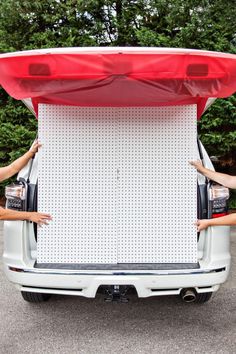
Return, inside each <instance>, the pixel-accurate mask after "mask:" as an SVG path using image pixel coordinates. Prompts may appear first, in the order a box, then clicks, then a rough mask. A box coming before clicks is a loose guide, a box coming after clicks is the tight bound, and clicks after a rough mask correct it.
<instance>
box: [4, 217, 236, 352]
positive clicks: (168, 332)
mask: <svg viewBox="0 0 236 354" xmlns="http://www.w3.org/2000/svg"><path fill="white" fill-rule="evenodd" d="M0 224H1V222H0ZM0 226H1V225H0ZM0 230H1V227H0ZM231 249H232V256H233V259H232V260H233V261H232V268H231V274H230V277H229V279H228V281H227V282H226V283H225V284H224V285H223V286H222V287H221V289H220V290H219V291H218V292H217V293H216V294H215V295H214V296H213V297H212V299H211V300H210V301H209V302H208V303H205V304H201V305H197V304H185V303H183V302H181V300H180V299H179V298H178V297H175V296H167V297H153V298H148V299H138V298H137V297H135V296H133V295H132V296H131V300H130V302H129V303H128V304H120V303H105V302H104V298H103V296H102V295H99V296H98V297H97V298H96V299H86V298H80V297H72V296H53V297H52V299H51V300H50V301H49V302H45V303H41V304H30V303H27V302H25V301H24V300H23V299H22V298H21V295H20V293H19V292H18V291H17V290H16V289H15V288H14V286H13V285H12V284H10V283H9V282H8V281H7V279H6V278H5V276H4V274H3V272H2V264H1V269H0V284H1V287H0V309H1V312H0V353H1V354H13V353H14V354H31V353H32V354H61V353H63V354H77V353H79V354H83V353H85V354H95V353H96V354H100V353H101V354H106V353H109V354H110V353H113V354H116V353H117V354H133V353H135V354H136V353H142V354H144V353H145V354H146V353H148V354H152V353H158V354H162V353H168V354H169V353H170V354H172V353H173V354H174V353H175V354H176V353H185V354H191V353H201V354H202V353H204V354H210V353H219V354H220V353H224V354H226V353H236V277H235V274H236V229H234V230H232V248H231ZM0 251H1V253H2V237H1V235H0Z"/></svg>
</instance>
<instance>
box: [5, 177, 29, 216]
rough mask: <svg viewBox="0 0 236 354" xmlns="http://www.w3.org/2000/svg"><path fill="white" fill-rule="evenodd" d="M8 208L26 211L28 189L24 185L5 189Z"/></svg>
mask: <svg viewBox="0 0 236 354" xmlns="http://www.w3.org/2000/svg"><path fill="white" fill-rule="evenodd" d="M5 197H6V208H7V209H13V210H19V211H23V210H25V209H26V197H27V188H26V185H25V184H24V183H17V184H14V183H13V184H10V185H9V186H6V187H5Z"/></svg>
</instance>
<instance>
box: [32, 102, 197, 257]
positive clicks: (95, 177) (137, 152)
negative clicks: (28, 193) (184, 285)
mask: <svg viewBox="0 0 236 354" xmlns="http://www.w3.org/2000/svg"><path fill="white" fill-rule="evenodd" d="M39 139H40V141H41V142H42V144H43V147H42V148H41V149H40V150H39V191H38V209H39V211H44V212H49V213H50V214H51V215H52V216H53V221H52V222H50V224H49V225H48V226H44V227H42V228H39V229H38V256H37V261H38V262H39V263H195V262H196V261H197V235H196V228H195V226H194V221H195V220H196V215H197V192H196V172H195V170H194V168H192V167H191V166H190V165H189V163H188V161H189V160H192V159H195V158H196V157H197V149H196V106H195V105H191V106H176V107H148V108H146V107H144V108H130V107H128V108H113V107H112V108H110V107H109V108H87V107H82V108H81V107H68V106H54V105H40V106H39Z"/></svg>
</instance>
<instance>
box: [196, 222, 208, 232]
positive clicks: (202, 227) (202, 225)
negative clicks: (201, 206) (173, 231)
mask: <svg viewBox="0 0 236 354" xmlns="http://www.w3.org/2000/svg"><path fill="white" fill-rule="evenodd" d="M195 225H196V226H197V232H200V231H202V230H205V229H207V228H208V227H209V226H210V225H209V220H208V219H202V220H197V221H196V223H195Z"/></svg>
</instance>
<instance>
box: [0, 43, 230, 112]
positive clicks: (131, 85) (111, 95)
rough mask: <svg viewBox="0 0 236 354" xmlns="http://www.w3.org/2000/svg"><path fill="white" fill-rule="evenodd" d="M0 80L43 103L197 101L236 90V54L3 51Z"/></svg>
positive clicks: (19, 94)
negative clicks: (6, 52)
mask: <svg viewBox="0 0 236 354" xmlns="http://www.w3.org/2000/svg"><path fill="white" fill-rule="evenodd" d="M0 84H1V85H2V86H3V88H4V89H5V90H6V91H7V92H8V93H9V95H11V96H12V97H14V98H16V99H20V100H24V99H26V98H31V99H32V102H33V106H34V109H35V111H36V112H37V106H38V104H39V103H49V104H60V105H73V106H87V107H89V106H93V107H99V106H102V107H104V106H105V107H106V106H109V107H112V106H114V107H118V106H122V107H145V106H173V105H186V104H197V106H198V117H200V116H201V114H202V112H203V111H204V109H205V105H206V101H207V100H208V98H218V97H221V98H224V97H228V96H230V95H232V94H233V93H234V92H235V91H236V55H232V54H225V53H217V52H207V51H196V50H187V49H186V50H184V49H163V48H154V49H151V48H105V49H104V48H85V49H84V48H65V49H63V48H62V49H52V50H39V51H28V52H19V53H9V54H3V55H0Z"/></svg>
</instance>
